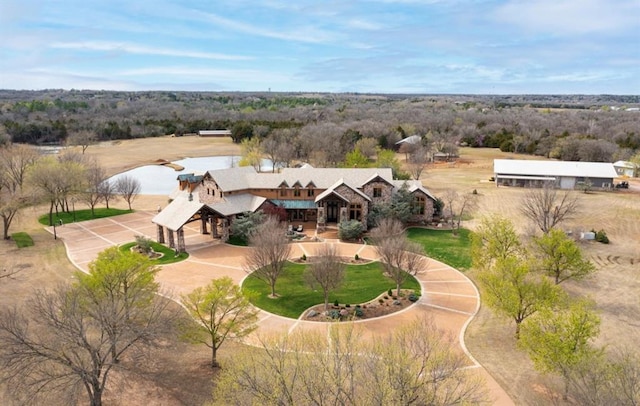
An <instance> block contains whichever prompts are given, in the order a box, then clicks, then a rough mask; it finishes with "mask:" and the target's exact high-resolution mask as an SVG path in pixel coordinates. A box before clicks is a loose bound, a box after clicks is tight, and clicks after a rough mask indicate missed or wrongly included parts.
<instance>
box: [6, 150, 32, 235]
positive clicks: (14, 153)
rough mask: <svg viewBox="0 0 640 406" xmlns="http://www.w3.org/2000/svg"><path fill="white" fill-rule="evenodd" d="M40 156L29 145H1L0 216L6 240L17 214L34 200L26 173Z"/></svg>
mask: <svg viewBox="0 0 640 406" xmlns="http://www.w3.org/2000/svg"><path fill="white" fill-rule="evenodd" d="M38 156H39V154H38V153H37V151H36V150H35V149H34V148H31V147H28V146H24V145H11V144H10V145H8V146H0V217H2V226H3V227H2V235H3V238H4V239H5V240H7V239H9V228H10V227H11V223H12V222H13V219H14V218H15V216H16V215H17V214H18V212H19V211H20V209H21V208H23V207H25V206H27V205H28V204H29V203H30V201H31V200H32V199H31V196H30V193H29V192H28V191H27V190H26V187H25V186H26V185H25V174H26V172H27V169H28V168H29V167H30V166H31V165H33V163H34V162H35V161H36V160H37V159H38Z"/></svg>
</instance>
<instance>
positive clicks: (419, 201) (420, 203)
mask: <svg viewBox="0 0 640 406" xmlns="http://www.w3.org/2000/svg"><path fill="white" fill-rule="evenodd" d="M426 201H427V200H426V199H425V198H424V196H416V198H415V200H414V201H413V205H414V206H413V209H414V213H415V214H419V215H424V205H425V203H426Z"/></svg>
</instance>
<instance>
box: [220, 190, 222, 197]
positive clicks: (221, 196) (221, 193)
mask: <svg viewBox="0 0 640 406" xmlns="http://www.w3.org/2000/svg"><path fill="white" fill-rule="evenodd" d="M220 198H221V199H222V190H221V191H220Z"/></svg>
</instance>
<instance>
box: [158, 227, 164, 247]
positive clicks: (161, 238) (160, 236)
mask: <svg viewBox="0 0 640 406" xmlns="http://www.w3.org/2000/svg"><path fill="white" fill-rule="evenodd" d="M158 242H159V243H160V244H164V227H162V226H161V225H160V224H158Z"/></svg>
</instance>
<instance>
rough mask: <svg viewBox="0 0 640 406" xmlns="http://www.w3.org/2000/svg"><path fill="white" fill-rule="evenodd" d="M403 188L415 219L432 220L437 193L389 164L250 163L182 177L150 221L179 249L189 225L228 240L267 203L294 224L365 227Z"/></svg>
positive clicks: (171, 244)
mask: <svg viewBox="0 0 640 406" xmlns="http://www.w3.org/2000/svg"><path fill="white" fill-rule="evenodd" d="M402 187H406V188H407V191H408V192H409V193H411V194H412V195H413V196H414V197H415V200H414V204H415V214H414V216H413V218H412V221H415V222H429V221H431V219H432V217H433V211H434V202H435V198H434V197H433V196H432V195H431V193H430V192H429V191H428V190H427V189H425V188H424V187H423V186H422V183H421V182H420V181H398V180H394V179H393V176H392V173H391V169H389V168H353V169H340V168H313V167H304V168H284V169H282V170H281V171H280V172H278V173H258V172H256V170H255V169H254V168H253V167H250V166H246V167H236V168H229V169H220V170H212V171H208V172H207V173H205V174H204V175H194V174H185V175H180V176H178V188H177V189H176V190H175V191H174V192H173V193H172V194H171V196H170V198H171V203H170V204H169V205H168V206H167V207H165V208H164V209H163V210H162V211H160V212H159V213H158V214H157V215H156V216H155V217H154V218H153V220H152V221H153V222H154V223H155V224H156V225H157V227H158V241H159V242H161V243H165V241H166V240H165V235H166V236H167V238H168V241H166V242H167V243H168V244H169V246H171V247H173V248H176V249H177V250H179V251H184V249H185V247H184V235H183V232H182V227H183V226H184V225H185V224H187V223H191V222H193V221H199V222H200V231H201V232H202V233H203V234H208V233H211V235H212V237H213V238H222V239H227V238H228V235H229V226H230V224H231V222H232V221H233V220H234V219H235V218H236V217H237V216H239V215H242V214H243V213H246V212H255V211H258V210H261V209H267V208H268V207H269V206H271V207H280V208H283V209H284V210H285V211H286V216H287V220H288V221H290V222H292V223H298V222H299V223H302V222H313V223H315V224H316V226H317V228H323V227H326V226H327V225H331V224H332V223H335V224H337V223H340V222H342V221H346V220H357V221H361V222H362V224H363V225H364V226H365V229H366V228H367V217H368V215H369V213H370V212H371V210H372V208H373V206H374V205H376V204H377V203H383V202H387V201H389V200H390V199H391V197H392V196H393V194H394V193H397V192H398V190H399V189H400V188H402ZM176 239H177V241H176Z"/></svg>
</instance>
